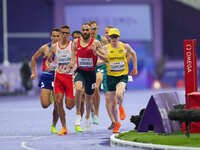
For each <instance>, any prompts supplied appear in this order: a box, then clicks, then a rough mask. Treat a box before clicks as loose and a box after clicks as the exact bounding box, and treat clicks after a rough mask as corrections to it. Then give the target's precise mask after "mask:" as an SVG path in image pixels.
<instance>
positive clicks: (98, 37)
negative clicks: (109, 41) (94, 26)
mask: <svg viewBox="0 0 200 150" xmlns="http://www.w3.org/2000/svg"><path fill="white" fill-rule="evenodd" d="M96 40H98V41H99V42H100V43H101V42H102V40H101V35H99V34H97V38H96Z"/></svg>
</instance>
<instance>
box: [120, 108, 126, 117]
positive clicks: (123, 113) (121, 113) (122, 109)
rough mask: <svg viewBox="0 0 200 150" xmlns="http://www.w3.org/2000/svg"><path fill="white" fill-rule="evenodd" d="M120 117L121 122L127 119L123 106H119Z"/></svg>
mask: <svg viewBox="0 0 200 150" xmlns="http://www.w3.org/2000/svg"><path fill="white" fill-rule="evenodd" d="M119 115H120V120H124V119H125V118H126V114H125V111H124V107H123V106H119Z"/></svg>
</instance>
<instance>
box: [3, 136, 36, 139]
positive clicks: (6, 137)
mask: <svg viewBox="0 0 200 150" xmlns="http://www.w3.org/2000/svg"><path fill="white" fill-rule="evenodd" d="M29 137H33V136H0V139H10V138H29Z"/></svg>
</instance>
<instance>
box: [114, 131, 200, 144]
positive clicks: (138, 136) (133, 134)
mask: <svg viewBox="0 0 200 150" xmlns="http://www.w3.org/2000/svg"><path fill="white" fill-rule="evenodd" d="M116 138H118V139H120V140H125V141H132V142H140V143H151V144H160V145H169V146H185V147H200V134H190V137H189V138H188V137H186V136H185V134H184V133H182V132H180V131H177V132H174V133H172V134H167V135H166V134H158V133H155V132H151V131H150V132H137V131H136V130H133V131H128V132H124V133H120V134H119V135H118V136H117V137H116Z"/></svg>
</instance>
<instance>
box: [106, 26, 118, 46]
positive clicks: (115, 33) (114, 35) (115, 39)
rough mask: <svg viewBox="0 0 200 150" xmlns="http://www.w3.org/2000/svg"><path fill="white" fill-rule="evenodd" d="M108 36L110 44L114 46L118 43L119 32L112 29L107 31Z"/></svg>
mask: <svg viewBox="0 0 200 150" xmlns="http://www.w3.org/2000/svg"><path fill="white" fill-rule="evenodd" d="M108 36H109V38H110V42H111V44H116V43H117V42H118V41H119V37H120V31H119V29H117V28H112V29H110V30H109V33H108Z"/></svg>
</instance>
